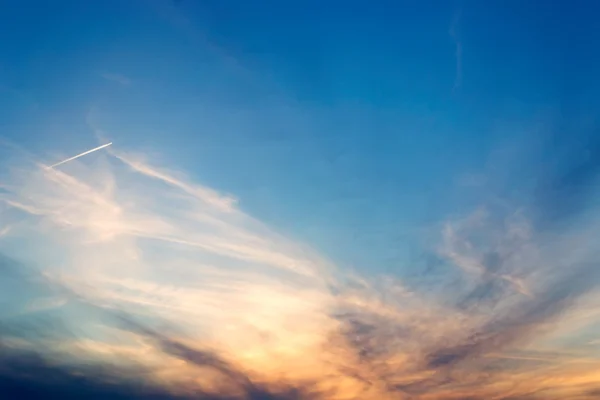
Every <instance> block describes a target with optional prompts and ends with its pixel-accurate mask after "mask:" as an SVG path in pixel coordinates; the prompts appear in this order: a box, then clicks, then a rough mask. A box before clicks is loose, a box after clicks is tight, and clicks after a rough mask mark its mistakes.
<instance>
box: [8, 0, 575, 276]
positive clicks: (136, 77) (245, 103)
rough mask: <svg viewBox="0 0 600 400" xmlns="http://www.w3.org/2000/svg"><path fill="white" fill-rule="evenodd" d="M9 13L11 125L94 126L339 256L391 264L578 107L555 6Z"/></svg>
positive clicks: (201, 5) (71, 146)
mask: <svg viewBox="0 0 600 400" xmlns="http://www.w3.org/2000/svg"><path fill="white" fill-rule="evenodd" d="M2 14H3V15H2V19H3V20H2V24H1V25H2V28H1V29H2V30H3V32H4V34H5V35H9V37H12V38H14V40H10V41H3V42H2V44H1V46H2V47H1V48H0V50H1V51H2V53H3V54H5V57H4V60H5V61H4V62H3V63H2V65H1V69H0V80H1V82H2V87H3V92H4V95H3V96H2V98H3V100H2V111H1V112H2V118H1V120H2V130H3V136H5V137H8V138H9V139H11V140H14V141H15V142H16V143H18V144H20V145H22V146H24V147H26V148H28V149H31V150H35V151H39V152H48V151H56V152H61V153H62V154H71V153H77V152H78V151H79V149H85V148H87V147H90V146H91V145H93V144H95V142H94V141H95V138H94V136H93V134H92V133H91V129H90V126H89V121H90V119H94V120H95V122H94V123H95V124H97V125H98V127H99V129H102V130H104V131H106V133H107V135H109V136H110V138H112V139H114V140H115V141H116V142H117V143H119V144H120V145H123V146H142V147H143V146H151V147H153V148H156V149H160V152H161V154H162V156H164V157H166V158H167V159H169V160H177V162H178V164H179V165H180V166H181V167H183V168H184V169H185V170H186V171H188V172H189V173H191V174H192V175H193V176H194V177H195V178H197V179H198V180H200V181H202V182H204V183H206V184H208V185H210V186H213V187H215V188H218V189H219V190H222V191H225V192H229V193H232V194H234V195H235V196H237V197H239V198H240V199H241V206H242V207H243V208H244V209H245V210H247V211H249V212H250V213H252V214H253V215H256V216H258V217H260V218H261V219H264V220H266V221H268V222H270V223H273V224H274V225H276V226H277V227H278V228H280V229H281V230H283V231H286V232H289V233H292V234H293V235H295V236H296V237H299V238H300V239H302V240H305V241H308V242H311V244H312V245H314V246H316V247H318V248H320V249H321V250H323V251H324V252H325V253H328V254H330V255H331V257H333V258H335V259H336V260H338V261H340V262H343V263H349V264H355V265H356V266H359V265H363V266H364V265H369V266H370V267H375V268H383V269H387V270H389V269H392V270H393V269H394V268H397V266H398V265H399V264H402V263H404V262H405V261H406V257H407V254H408V253H409V252H411V251H412V252H414V251H415V250H414V249H412V250H411V248H412V247H413V246H415V245H417V243H411V242H414V241H415V240H416V241H417V242H418V239H415V238H418V236H419V235H420V234H421V233H422V232H421V231H422V229H428V228H429V227H430V225H431V224H433V223H435V222H436V221H438V220H439V219H440V218H442V217H443V216H444V215H446V214H447V213H448V212H460V211H461V207H465V209H467V208H468V207H472V206H473V204H475V203H477V202H479V201H481V196H482V192H485V191H489V190H490V189H491V188H490V187H486V188H485V189H482V185H483V186H485V185H484V184H483V182H487V185H490V180H493V179H497V178H496V177H491V178H490V177H487V178H485V177H484V176H485V175H486V174H489V173H490V171H489V170H486V168H487V169H489V163H490V158H491V157H493V156H494V154H493V152H494V151H495V150H497V148H499V147H500V148H502V146H508V147H510V146H514V142H519V144H521V143H520V142H523V143H525V144H526V145H529V143H528V142H529V141H531V139H529V138H530V137H532V136H534V134H532V133H531V132H532V131H535V130H536V127H537V126H539V125H540V124H551V123H554V121H551V119H552V118H554V116H555V110H557V109H558V108H560V109H561V110H564V109H566V108H568V104H567V105H565V104H563V102H564V101H565V97H568V95H565V91H566V92H568V91H569V90H570V88H569V87H562V84H561V77H562V76H563V74H565V72H566V71H565V65H564V64H565V62H564V54H565V52H566V51H571V52H573V51H577V49H575V50H573V49H572V46H571V45H570V44H569V43H568V35H566V38H565V34H566V33H568V29H571V28H570V25H569V23H570V21H571V19H569V18H565V19H564V21H561V18H563V14H564V7H559V6H555V5H550V4H549V5H546V6H545V9H543V10H539V9H538V8H537V7H534V6H533V5H519V4H518V2H508V3H506V2H502V3H500V2H498V3H494V2H485V4H484V3H475V2H471V3H469V2H456V3H452V2H433V3H430V2H429V3H428V2H394V1H389V2H386V1H383V2H378V3H377V4H375V5H369V4H368V2H360V1H356V2H349V3H348V2H346V3H344V5H343V6H342V5H341V3H339V2H325V3H322V2H277V1H266V2H261V3H260V4H251V3H248V2H228V3H227V5H225V3H223V2H218V1H202V2H191V1H181V2H168V1H164V2H162V1H153V2H142V1H139V2H135V1H132V2H120V1H119V2H117V1H106V2H98V3H89V2H85V3H83V2H76V1H72V2H69V1H64V2H58V3H52V4H50V3H44V2H37V1H29V2H27V1H26V2H12V3H11V4H9V5H8V7H7V9H6V11H5V12H3V13H2ZM561 22H564V24H563V26H561ZM582 51H584V50H582ZM575 57H577V56H575ZM567 67H568V66H567ZM577 68H579V67H575V68H574V69H577ZM567 73H569V72H567ZM524 178H527V177H526V176H525V177H524ZM530 178H531V177H530ZM461 182H462V183H465V182H467V183H469V182H470V183H471V185H467V186H469V187H465V185H464V184H463V185H461ZM473 184H475V185H473ZM492 184H493V183H492ZM472 186H475V187H472ZM493 190H503V189H502V188H498V187H494V188H493ZM503 195H506V193H503Z"/></svg>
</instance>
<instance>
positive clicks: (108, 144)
mask: <svg viewBox="0 0 600 400" xmlns="http://www.w3.org/2000/svg"><path fill="white" fill-rule="evenodd" d="M111 144H112V142H110V143H106V144H103V145H102V146H98V147H95V148H93V149H91V150H88V151H85V152H83V153H81V154H77V155H76V156H74V157H71V158H67V159H66V160H62V161H61V162H58V163H56V164H54V165H51V166H49V167H48V169H50V168H54V167H58V166H59V165H62V164H64V163H66V162H69V161H73V160H74V159H76V158H79V157H83V156H85V155H86V154H90V153H93V152H94V151H96V150H100V149H103V148H105V147H108V146H110V145H111Z"/></svg>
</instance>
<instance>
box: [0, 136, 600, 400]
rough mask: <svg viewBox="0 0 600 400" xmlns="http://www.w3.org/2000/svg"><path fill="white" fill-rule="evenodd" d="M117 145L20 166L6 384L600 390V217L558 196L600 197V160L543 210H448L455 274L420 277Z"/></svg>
mask: <svg viewBox="0 0 600 400" xmlns="http://www.w3.org/2000/svg"><path fill="white" fill-rule="evenodd" d="M111 151H112V152H111V153H107V154H104V155H98V154H96V155H95V156H94V157H90V158H88V159H84V158H82V159H78V160H74V161H72V162H69V163H66V164H64V165H62V166H60V167H58V168H55V169H48V168H46V167H45V166H44V165H41V164H39V163H37V162H35V161H31V160H23V159H17V160H15V159H13V160H11V164H10V169H8V168H7V169H5V171H7V172H6V174H5V175H4V178H3V180H2V182H3V185H2V191H0V200H1V204H2V205H1V208H0V211H1V214H0V218H1V219H0V221H2V223H3V224H4V225H3V226H1V227H0V231H1V232H2V236H0V246H1V249H2V250H3V251H4V252H5V253H6V254H9V255H10V257H4V258H3V259H2V260H1V262H0V268H1V273H2V277H3V279H2V281H1V283H0V284H1V285H2V288H1V290H0V293H1V294H0V300H1V301H2V304H4V305H6V307H4V306H3V307H2V311H1V313H0V316H1V318H2V321H1V324H0V326H1V327H2V328H1V331H0V346H1V347H2V351H0V354H2V357H0V375H1V379H0V391H2V392H3V393H6V394H11V395H14V396H23V397H24V398H26V397H25V396H32V397H36V396H37V397H41V396H42V395H41V394H40V393H53V396H54V397H61V398H80V397H86V398H88V396H89V398H94V397H92V396H96V397H95V398H107V397H111V398H124V399H125V398H191V397H193V398H203V399H254V400H257V399H356V398H360V399H442V400H443V399H563V398H570V399H592V398H595V397H594V396H597V393H598V391H599V390H600V351H599V349H598V347H597V344H594V340H597V339H598V337H600V333H596V334H595V333H594V332H598V330H597V329H596V330H595V331H594V329H593V328H594V326H595V324H596V326H598V325H597V324H598V323H599V322H600V309H599V308H598V307H597V304H598V299H599V298H600V293H599V292H598V283H600V277H599V276H598V271H599V269H598V266H597V260H598V254H597V250H596V247H597V246H596V244H595V241H596V238H597V237H598V233H599V232H598V229H599V228H600V224H599V223H598V217H599V216H598V215H597V213H595V212H593V209H592V208H589V207H587V208H586V207H584V206H579V207H570V206H566V205H564V204H565V203H563V202H557V201H558V200H560V195H561V194H563V193H565V192H566V191H567V190H568V191H569V193H570V195H571V196H573V197H572V199H575V200H577V201H578V204H587V203H586V202H585V199H592V198H594V196H595V193H593V192H592V191H590V190H589V189H588V185H584V184H581V185H579V186H576V185H572V183H573V182H575V181H577V182H581V181H582V180H583V181H586V182H591V181H593V180H594V179H595V176H596V169H595V163H594V162H593V160H592V161H590V162H591V164H585V165H587V167H586V166H585V165H584V166H583V167H581V168H583V169H584V170H583V171H582V170H577V169H576V170H575V171H576V172H574V173H567V174H566V175H565V176H566V177H567V178H560V179H556V180H553V181H552V182H553V183H552V184H549V185H547V186H543V187H541V189H540V200H539V201H537V202H535V204H534V209H533V210H531V209H522V210H510V211H508V212H507V211H506V210H505V209H503V210H497V209H494V208H493V207H489V206H488V207H482V208H480V209H478V210H475V211H474V212H473V213H472V214H470V215H465V216H463V217H457V218H452V219H448V220H447V221H444V223H443V224H442V227H441V230H440V232H439V233H440V235H439V238H440V239H439V242H438V243H432V244H431V249H432V250H431V251H432V253H433V255H435V257H437V258H438V259H439V260H440V264H441V267H440V268H445V269H447V273H446V274H443V275H442V276H443V278H442V277H440V278H439V280H438V281H437V282H435V283H434V284H433V285H432V284H431V283H429V284H428V285H419V284H412V285H409V284H408V283H406V282H403V281H402V280H401V279H399V278H397V277H390V276H362V277H361V276H357V275H356V274H355V273H351V272H350V271H346V270H344V269H343V268H337V267H336V266H335V265H333V263H332V262H330V261H329V260H327V259H326V258H325V257H323V256H321V255H319V254H316V253H314V252H313V251H311V250H310V248H309V247H308V246H307V245H305V244H301V243H297V242H296V241H294V240H291V239H288V238H285V237H282V236H281V235H279V234H277V233H276V232H274V231H273V230H272V229H270V228H269V227H268V226H265V225H264V224H262V223H261V222H260V221H257V220H256V219H254V218H252V217H251V216H249V215H247V214H245V213H244V212H243V211H241V209H240V208H239V206H238V205H237V200H236V199H235V198H233V197H231V196H227V195H223V194H221V193H218V192H217V191H215V190H213V189H211V188H208V187H205V186H202V185H199V184H196V183H194V182H192V181H190V180H189V179H187V178H186V177H185V176H184V175H183V174H181V173H178V172H174V171H172V170H170V169H168V168H164V167H157V166H155V165H153V164H152V163H151V162H150V161H149V160H147V159H145V158H144V157H142V156H140V155H132V154H129V153H126V152H123V151H121V150H120V149H119V148H118V146H115V148H113V149H111ZM565 169H566V170H569V168H565ZM557 176H561V175H560V174H558V175H557ZM584 183H585V182H584ZM578 188H580V189H578ZM544 193H546V195H544ZM556 193H558V194H556ZM549 197H552V198H553V199H555V200H556V201H547V200H548V198H549ZM534 211H535V212H534ZM583 211H586V214H585V215H586V218H579V219H578V218H577V217H578V215H579V214H580V213H581V212H583ZM532 216H535V218H537V219H535V218H534V219H532V218H533V217H532ZM539 216H543V219H544V220H545V221H546V222H552V221H558V220H559V219H567V220H568V221H571V222H572V223H570V224H569V225H568V226H565V225H563V224H559V225H557V224H552V223H550V224H538V220H539V218H538V217H539ZM16 258H19V259H24V260H27V262H23V263H19V262H17V261H15V259H16ZM594 335H595V336H594ZM73 393H75V394H73ZM69 396H71V397H69Z"/></svg>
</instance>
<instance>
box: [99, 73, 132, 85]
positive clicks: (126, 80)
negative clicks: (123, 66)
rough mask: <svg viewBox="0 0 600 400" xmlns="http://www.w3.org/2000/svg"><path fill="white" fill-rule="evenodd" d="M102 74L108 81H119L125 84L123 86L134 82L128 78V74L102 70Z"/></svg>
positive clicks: (120, 83)
mask: <svg viewBox="0 0 600 400" xmlns="http://www.w3.org/2000/svg"><path fill="white" fill-rule="evenodd" d="M100 76H101V77H102V78H104V79H106V80H107V81H110V82H115V83H118V84H119V85H123V86H129V85H131V83H132V81H131V79H130V78H128V77H127V76H125V75H122V74H115V73H110V72H102V73H101V74H100Z"/></svg>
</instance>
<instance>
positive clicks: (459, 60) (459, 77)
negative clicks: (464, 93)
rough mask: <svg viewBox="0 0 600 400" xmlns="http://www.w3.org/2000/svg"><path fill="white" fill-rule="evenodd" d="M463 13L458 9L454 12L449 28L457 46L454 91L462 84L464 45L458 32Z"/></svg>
mask: <svg viewBox="0 0 600 400" xmlns="http://www.w3.org/2000/svg"><path fill="white" fill-rule="evenodd" d="M461 15H462V12H461V11H457V12H456V13H455V14H454V18H453V19H452V23H451V24H450V30H449V33H450V37H451V38H452V40H453V41H454V46H455V52H454V57H455V60H456V74H455V77H454V86H453V89H452V90H454V91H456V90H458V89H459V88H460V87H461V85H462V52H463V46H462V41H461V40H460V37H459V33H458V29H459V24H460V19H461Z"/></svg>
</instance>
